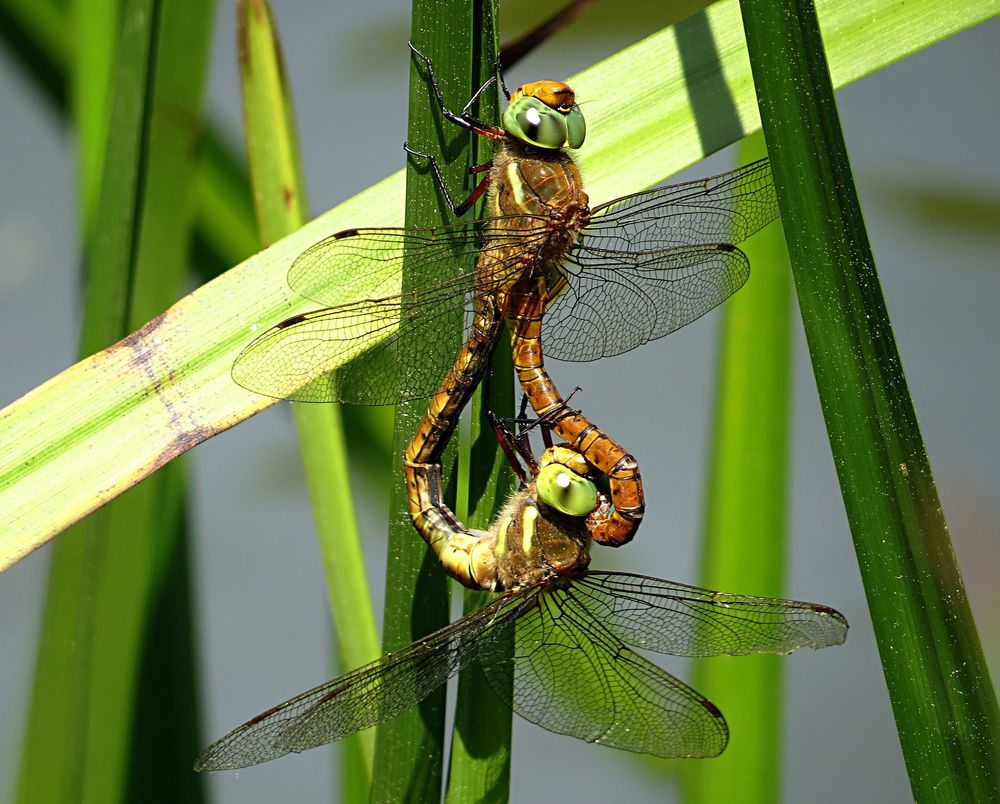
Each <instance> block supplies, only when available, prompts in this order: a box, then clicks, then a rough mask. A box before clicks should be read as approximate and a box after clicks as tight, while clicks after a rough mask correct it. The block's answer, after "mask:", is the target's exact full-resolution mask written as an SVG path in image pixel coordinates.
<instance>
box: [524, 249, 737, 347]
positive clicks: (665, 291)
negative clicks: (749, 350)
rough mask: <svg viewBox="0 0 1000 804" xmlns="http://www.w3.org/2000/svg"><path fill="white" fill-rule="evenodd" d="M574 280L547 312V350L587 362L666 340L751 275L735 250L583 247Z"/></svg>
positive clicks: (573, 263)
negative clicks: (638, 250)
mask: <svg viewBox="0 0 1000 804" xmlns="http://www.w3.org/2000/svg"><path fill="white" fill-rule="evenodd" d="M564 269H565V271H566V272H567V274H568V275H569V278H570V281H569V283H568V285H567V287H566V290H565V291H564V292H563V293H562V295H560V296H558V297H557V298H556V299H555V300H554V301H552V302H550V303H549V305H548V307H547V309H546V312H545V330H544V336H543V343H544V344H545V353H546V355H549V356H551V357H554V358H557V359H559V360H572V361H586V360H597V359H598V358H601V357H611V356H612V355H618V354H622V353H623V352H627V351H629V350H630V349H634V348H635V347H637V346H641V345H642V344H644V343H646V342H648V341H651V340H655V339H657V338H662V337H663V336H664V335H668V334H670V333H671V332H673V331H675V330H677V329H680V328H681V327H683V326H684V325H685V324H688V323H690V322H691V321H694V320H695V319H696V318H699V317H700V316H702V315H704V314H705V313H707V312H708V311H709V310H711V309H712V308H714V307H716V306H717V305H719V304H721V303H722V302H723V301H725V300H726V299H727V298H729V296H731V295H732V294H733V293H735V292H736V291H737V290H738V289H739V288H740V287H742V286H743V283H744V282H746V280H747V277H748V276H749V275H750V264H749V262H748V260H747V258H746V255H745V254H744V253H743V252H742V251H740V250H739V249H738V248H736V247H735V246H730V245H728V244H724V243H722V244H719V243H717V244H711V245H701V246H678V247H672V248H667V249H664V250H659V251H652V252H646V253H643V254H639V253H625V252H607V251H605V252H599V251H596V250H594V249H590V248H589V247H585V246H581V247H578V248H577V249H576V250H575V251H574V254H573V256H572V257H571V258H570V262H569V263H567V264H566V265H565V266H564Z"/></svg>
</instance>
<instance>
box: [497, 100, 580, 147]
mask: <svg viewBox="0 0 1000 804" xmlns="http://www.w3.org/2000/svg"><path fill="white" fill-rule="evenodd" d="M503 124H504V128H505V129H506V130H507V131H508V132H509V133H510V134H512V135H514V136H515V137H517V138H518V139H520V140H523V141H524V142H527V143H530V144H531V145H536V146H538V147H539V148H549V149H559V148H562V147H563V146H564V145H566V138H567V132H566V117H565V116H564V115H563V114H562V113H561V112H557V111H556V110H555V109H551V108H549V107H548V106H546V105H545V104H544V103H542V102H541V101H540V100H538V99H537V98H529V97H527V96H524V95H522V96H521V97H519V98H518V99H517V100H515V101H514V102H513V103H511V105H510V106H508V107H507V110H506V111H505V112H504V114H503ZM585 130H586V129H585Z"/></svg>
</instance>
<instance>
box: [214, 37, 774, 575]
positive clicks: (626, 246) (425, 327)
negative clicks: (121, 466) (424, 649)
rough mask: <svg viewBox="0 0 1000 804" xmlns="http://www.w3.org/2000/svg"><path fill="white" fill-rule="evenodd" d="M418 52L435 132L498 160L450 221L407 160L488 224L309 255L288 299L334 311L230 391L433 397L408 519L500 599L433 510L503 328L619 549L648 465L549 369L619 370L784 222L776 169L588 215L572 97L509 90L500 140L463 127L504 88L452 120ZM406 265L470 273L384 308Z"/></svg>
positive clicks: (417, 445) (740, 173) (631, 200)
mask: <svg viewBox="0 0 1000 804" xmlns="http://www.w3.org/2000/svg"><path fill="white" fill-rule="evenodd" d="M411 49H412V51H413V53H414V57H415V58H417V59H418V60H419V61H420V62H421V63H422V64H423V66H424V69H425V72H426V75H427V79H428V83H429V84H430V87H431V90H432V93H433V96H434V99H435V100H436V103H437V104H438V106H439V107H440V109H441V112H442V114H443V116H444V117H445V118H446V119H447V120H449V121H450V122H452V123H454V124H455V125H457V126H459V127H460V128H462V129H465V130H466V131H469V132H471V133H473V134H477V135H480V136H483V137H486V138H488V139H490V140H492V141H493V142H495V143H496V152H495V154H494V156H493V158H492V160H491V161H490V162H488V163H486V164H484V165H478V166H475V167H473V168H471V169H470V172H472V173H475V174H477V175H478V174H480V173H485V176H484V177H483V178H482V180H481V181H480V182H479V184H478V186H477V187H476V190H475V191H474V192H473V193H472V195H471V196H470V198H469V199H467V200H466V201H464V202H463V203H460V204H455V203H454V202H453V200H452V196H451V194H450V192H449V191H448V188H447V185H446V184H445V182H444V180H443V177H442V175H441V172H440V170H439V167H438V164H437V162H436V160H435V159H434V157H433V156H430V155H428V154H424V153H421V152H419V151H416V150H414V149H411V148H409V146H406V148H407V151H408V152H409V153H410V154H411V155H413V156H414V158H422V159H426V161H427V163H428V164H429V166H430V168H431V169H432V170H433V173H434V175H435V177H436V178H437V181H438V184H439V185H440V187H441V189H442V192H443V194H444V196H445V198H446V199H447V200H448V203H449V204H450V205H451V206H452V208H453V210H454V211H455V212H456V213H457V214H463V213H464V212H466V211H468V209H470V208H471V206H472V205H473V204H474V203H475V201H476V200H478V198H480V197H481V196H482V195H483V194H486V196H487V200H488V203H487V206H488V209H489V215H488V216H487V217H485V218H483V219H479V220H474V221H468V222H462V223H457V224H452V225H445V226H438V227H433V228H368V229H364V228H355V229H349V230H346V231H342V232H338V233H336V234H334V235H332V236H330V237H327V238H326V239H324V240H321V241H320V242H318V243H316V244H314V245H313V246H312V247H310V248H309V249H307V250H306V251H305V252H304V253H302V254H301V255H300V256H299V257H298V258H296V260H295V261H294V262H293V264H292V265H291V267H290V268H289V271H288V284H289V285H290V286H291V288H292V289H293V290H295V291H296V292H298V293H300V294H301V295H303V296H306V297H308V298H310V299H312V300H314V301H316V302H317V303H319V304H326V305H333V306H329V307H325V308H324V309H320V310H316V311H312V312H307V313H303V314H299V315H295V316H293V317H291V318H289V319H287V320H285V321H282V322H281V323H279V324H277V325H276V326H274V327H272V328H271V329H269V330H267V331H266V332H264V333H263V334H261V335H260V336H258V337H257V338H256V339H255V340H253V341H252V342H251V343H250V344H249V345H248V346H247V347H246V348H245V349H244V350H243V351H242V352H241V353H240V355H239V356H238V357H237V359H236V361H235V362H234V365H233V368H232V376H233V379H234V380H235V381H236V382H237V383H239V384H240V385H242V386H244V387H245V388H248V389H250V390H253V391H256V392H259V393H262V394H266V395H270V396H273V397H277V398H289V399H292V400H298V401H307V402H329V401H337V402H353V403H361V404H393V403H396V402H397V401H400V400H404V399H421V398H426V397H427V396H431V395H432V394H433V395H432V396H431V400H430V403H429V406H428V408H427V412H426V414H425V416H424V417H423V420H422V421H421V423H420V425H419V426H418V429H417V431H416V433H415V435H414V436H413V438H412V440H411V441H410V443H409V446H408V447H407V449H406V454H405V475H406V483H407V489H408V496H409V500H410V502H409V507H410V517H411V519H412V520H413V522H414V525H415V526H416V528H417V530H418V531H419V532H420V534H421V535H422V536H423V538H424V539H425V540H426V541H427V542H428V544H429V545H430V546H431V548H432V549H433V550H434V552H435V554H436V555H437V556H438V558H439V559H440V560H441V561H442V563H443V564H444V566H445V568H446V569H447V570H448V572H449V573H450V574H451V575H453V577H455V578H457V579H458V580H459V581H460V582H462V583H463V584H465V585H466V586H470V587H473V588H479V589H487V590H490V591H499V590H500V589H501V588H502V587H501V586H499V585H498V579H497V578H496V577H483V576H477V575H476V574H475V573H474V571H473V570H474V567H473V566H472V565H473V564H474V562H473V561H472V557H471V554H470V552H469V551H470V550H471V549H472V547H473V546H474V544H475V538H473V536H474V535H473V534H469V535H468V537H466V538H459V537H456V538H455V539H454V540H453V541H451V542H440V541H436V538H437V537H438V536H439V535H440V533H442V532H443V531H442V527H441V526H442V525H444V526H446V527H447V528H452V529H453V526H454V525H455V524H456V523H457V521H458V520H457V519H456V518H455V516H454V514H453V513H452V512H451V511H450V510H449V509H448V508H447V506H446V505H445V504H444V502H443V500H442V498H441V491H440V490H441V487H442V481H441V470H440V465H439V464H440V455H441V452H442V451H443V449H444V446H445V445H446V444H447V442H448V439H449V438H450V436H451V434H452V431H453V429H454V427H455V424H456V422H457V420H458V413H459V412H460V411H461V409H462V408H463V407H464V406H465V404H466V403H467V402H468V400H469V399H470V397H471V395H472V393H473V391H474V390H475V388H476V386H477V384H478V383H479V381H480V379H481V378H482V376H483V375H484V373H485V371H486V369H487V367H488V363H489V357H490V355H491V353H492V351H493V348H494V347H495V345H496V343H497V342H498V340H499V339H500V337H501V336H502V332H503V329H504V326H505V325H506V326H507V327H508V328H509V329H510V336H511V339H512V346H513V364H514V369H515V372H516V374H517V377H518V379H519V381H520V385H521V388H522V389H523V391H524V393H525V395H526V396H527V397H528V399H529V401H530V403H531V406H532V408H533V409H534V411H535V413H536V414H537V415H538V416H540V417H548V418H549V420H550V421H551V424H552V427H553V429H554V431H555V432H556V434H557V435H558V436H559V437H560V438H561V439H563V440H565V441H566V442H567V443H568V444H570V446H571V447H572V448H573V449H576V450H577V451H578V452H579V453H580V454H582V455H583V456H584V459H585V460H587V461H588V463H589V465H590V466H591V467H592V468H594V469H595V470H597V471H599V472H600V473H602V474H604V475H606V476H607V477H608V478H609V483H610V496H611V501H612V511H611V513H610V515H609V516H608V517H607V518H606V519H605V520H604V521H603V522H602V523H601V525H600V528H599V529H598V530H596V531H595V532H594V533H593V538H594V540H595V541H596V542H598V543H599V544H605V545H613V546H618V545H622V544H625V543H627V542H628V541H629V540H631V538H632V537H633V536H634V534H635V532H636V529H637V528H638V527H639V523H640V522H641V520H642V516H643V512H644V509H645V497H644V493H643V489H642V481H641V476H640V472H639V466H638V462H637V461H636V459H635V457H634V456H633V455H632V454H631V453H630V452H628V451H627V450H626V449H625V448H624V447H623V446H622V445H620V444H619V443H618V442H617V441H616V440H615V439H614V438H612V437H611V436H610V435H609V434H608V433H606V432H605V431H603V430H602V429H601V428H599V427H598V426H597V425H595V424H594V423H593V422H592V421H590V420H589V419H588V418H586V417H585V416H584V415H583V414H582V413H581V412H580V411H579V410H573V409H571V408H570V407H569V406H567V405H566V404H565V400H564V399H563V397H562V396H561V395H560V394H559V391H558V390H557V388H556V386H555V384H554V383H553V381H552V379H551V378H550V376H549V374H548V372H547V370H546V367H545V362H544V355H545V354H547V355H549V356H551V357H554V358H557V359H562V360H570V361H590V360H596V359H598V358H601V357H610V356H613V355H618V354H621V353H623V352H626V351H629V350H630V349H633V348H635V347H638V346H640V345H641V344H644V343H646V342H647V341H650V340H654V339H656V338H660V337H663V336H664V335H667V334H668V333H670V332H673V331H674V330H676V329H678V328H679V327H682V326H684V325H686V324H688V323H690V322H691V321H693V320H695V319H697V318H698V317H700V316H701V315H703V314H704V313H706V312H708V311H709V310H711V309H712V308H714V307H715V306H717V305H718V304H720V303H721V302H722V301H724V300H725V299H726V298H728V297H729V296H730V295H731V294H732V293H734V292H735V291H736V290H737V289H738V288H739V287H741V286H742V285H743V283H744V282H745V281H746V279H747V276H748V274H749V262H748V260H747V257H746V255H745V254H744V253H743V252H742V251H740V250H739V248H737V247H736V246H735V245H733V243H734V242H740V241H742V240H744V239H746V238H747V237H749V236H750V235H752V234H753V233H755V232H757V231H758V230H759V229H761V228H763V227H764V226H765V225H767V224H768V223H770V222H771V221H773V220H775V219H776V218H777V217H778V208H777V203H776V199H775V194H774V188H773V185H772V182H771V173H770V168H769V165H768V162H767V160H766V159H765V160H761V161H758V162H754V163H752V164H749V165H746V166H744V167H741V168H738V169H737V170H734V171H731V172H729V173H725V174H722V175H719V176H715V177H712V178H708V179H703V180H697V181H690V182H685V183H682V184H675V185H672V186H669V187H660V188H656V189H653V190H649V191H646V192H640V193H635V194H633V195H628V196H624V197H622V198H617V199H615V200H613V201H610V202H607V203H604V204H600V205H598V206H595V207H593V208H591V207H590V205H589V199H588V197H587V194H586V192H585V191H584V189H583V182H582V180H581V177H580V173H579V170H578V169H577V167H576V164H575V163H574V161H573V159H572V157H571V156H570V154H569V153H568V152H567V149H577V148H580V147H581V146H582V145H583V142H584V139H585V136H586V123H585V120H584V117H583V113H582V111H581V110H580V107H579V105H578V104H577V103H576V99H575V94H574V93H573V90H572V89H571V88H570V87H569V86H567V85H566V84H563V83H560V82H556V81H536V82H533V83H529V84H525V85H523V86H521V87H520V88H518V89H517V90H515V91H514V92H513V93H508V92H507V90H506V87H505V86H503V81H502V78H501V79H500V84H501V86H503V89H504V92H505V94H507V95H508V101H509V102H508V105H507V107H506V110H505V112H504V114H503V118H502V125H501V126H495V125H490V124H487V123H484V122H482V121H480V120H478V119H476V118H475V117H473V116H472V114H471V112H470V109H471V108H472V105H473V104H474V103H475V101H476V99H477V98H478V97H480V96H481V94H482V93H483V92H485V91H486V90H487V89H488V88H489V87H490V86H491V85H492V84H493V82H494V80H496V79H495V78H491V79H490V80H489V81H487V82H486V83H485V84H484V85H483V86H482V87H481V88H480V89H479V91H477V92H476V93H475V95H474V96H473V98H472V100H470V101H469V103H468V104H466V106H465V108H464V109H463V110H462V112H461V113H455V112H452V111H451V110H450V109H449V108H448V106H447V104H446V102H445V99H444V97H443V95H442V92H441V89H440V87H439V85H438V82H437V79H436V77H435V74H434V69H433V65H432V63H431V61H430V59H428V58H427V57H426V56H424V55H423V54H421V53H420V52H419V51H418V50H417V49H416V48H415V47H413V45H412V44H411ZM404 259H405V260H406V261H407V264H408V265H409V266H412V267H414V268H416V269H420V268H427V267H429V266H435V265H438V264H439V263H440V262H441V261H443V260H454V261H456V262H457V263H459V264H462V265H465V266H466V267H465V268H464V269H461V270H459V271H458V272H456V273H454V274H453V275H451V276H449V277H448V278H446V279H443V280H441V281H438V282H435V283H431V284H429V285H427V286H424V287H420V288H417V289H414V290H407V291H405V292H403V293H398V292H393V293H385V294H382V295H380V294H379V292H378V290H379V289H380V288H385V287H387V286H391V285H392V283H393V281H395V282H396V283H397V285H396V286H397V287H398V277H399V275H400V272H401V270H402V266H403V262H404ZM345 298H346V299H356V301H350V302H346V303H344V302H343V301H342V300H343V299H345ZM459 307H461V308H462V309H464V310H465V311H466V312H467V314H468V319H469V325H468V327H467V332H468V335H467V338H466V341H465V343H464V345H463V346H462V348H461V350H460V351H459V353H458V356H457V358H455V359H454V362H453V365H452V367H451V369H450V370H449V371H448V373H447V375H446V376H445V378H444V379H443V380H441V379H440V374H438V373H436V372H435V370H434V369H433V366H437V365H443V364H445V363H447V362H448V360H449V358H450V357H451V355H452V354H453V349H454V346H453V345H452V344H451V343H450V342H449V341H448V340H447V339H445V338H442V337H441V328H442V322H443V321H444V320H445V319H446V318H447V317H449V316H451V315H453V314H454V311H455V310H456V309H458V308H459ZM543 320H544V324H545V334H544V337H543V334H542V329H543V327H542V325H543ZM401 342H407V343H415V344H420V345H421V350H420V355H418V357H416V358H415V359H413V358H409V359H403V358H402V357H401V352H400V343H401ZM371 344H374V345H371ZM543 344H544V350H543ZM407 354H409V353H408V352H407ZM348 360H349V361H350V362H347V363H346V365H345V361H348ZM333 369H336V371H333ZM331 372H332V373H331ZM435 389H436V393H435Z"/></svg>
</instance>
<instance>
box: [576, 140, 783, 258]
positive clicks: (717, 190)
mask: <svg viewBox="0 0 1000 804" xmlns="http://www.w3.org/2000/svg"><path fill="white" fill-rule="evenodd" d="M777 218H778V201H777V198H776V197H775V195H774V184H773V183H772V182H771V166H770V163H769V162H768V160H767V159H759V160H757V161H756V162H751V163H750V164H749V165H744V166H743V167H740V168H737V169H736V170H731V171H729V172H728V173H722V174H720V175H718V176H711V177H709V178H707V179H695V180H694V181H687V182H683V183H681V184H671V185H668V186H666V187H654V188H653V189H652V190H645V191H644V192H641V193H633V194H632V195H626V196H622V197H621V198H616V199H615V200H614V201H609V202H608V203H606V204H601V205H600V206H598V207H595V208H594V210H593V212H592V214H591V222H590V224H589V225H588V226H587V227H586V229H584V233H585V242H586V244H587V246H588V247H590V248H593V249H595V250H596V251H598V252H600V251H602V250H603V251H608V252H613V253H634V252H635V251H636V250H637V249H639V250H653V251H656V250H660V249H665V248H673V247H675V246H699V245H712V244H715V243H740V242H742V241H743V240H746V239H747V238H748V237H750V235H752V234H754V233H755V232H758V231H760V230H761V229H763V228H764V227H765V226H767V224H769V223H770V222H771V221H773V220H777Z"/></svg>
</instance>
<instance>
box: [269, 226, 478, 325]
mask: <svg viewBox="0 0 1000 804" xmlns="http://www.w3.org/2000/svg"><path fill="white" fill-rule="evenodd" d="M483 228H484V227H483V225H482V223H480V222H479V221H470V222H468V223H460V224H457V225H454V226H438V227H434V228H427V229H401V228H397V227H387V228H381V229H347V230H345V231H343V232H337V234H335V235H331V236H330V237H327V238H326V239H324V240H320V241H319V242H318V243H316V244H314V245H312V246H310V247H309V248H307V249H306V250H305V251H303V252H302V253H301V254H300V255H299V256H298V257H297V258H296V259H295V261H294V262H293V263H292V267H291V268H289V269H288V285H289V287H290V288H291V289H292V290H294V291H295V292H296V293H299V294H301V295H302V296H305V297H306V298H308V299H312V300H313V301H315V302H317V303H319V304H322V305H324V306H331V307H337V306H340V305H343V304H347V303H350V302H353V301H356V300H358V299H374V298H379V297H384V296H392V295H395V294H397V293H399V291H400V278H401V276H402V271H403V259H404V256H405V257H407V258H409V260H411V261H412V263H411V264H412V265H413V266H416V270H417V271H419V270H420V269H421V268H427V267H433V266H437V265H441V264H442V263H448V262H452V263H456V264H459V265H466V264H468V263H469V262H470V258H473V257H474V256H475V254H476V253H477V252H478V251H479V247H480V244H481V243H482V238H483Z"/></svg>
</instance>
